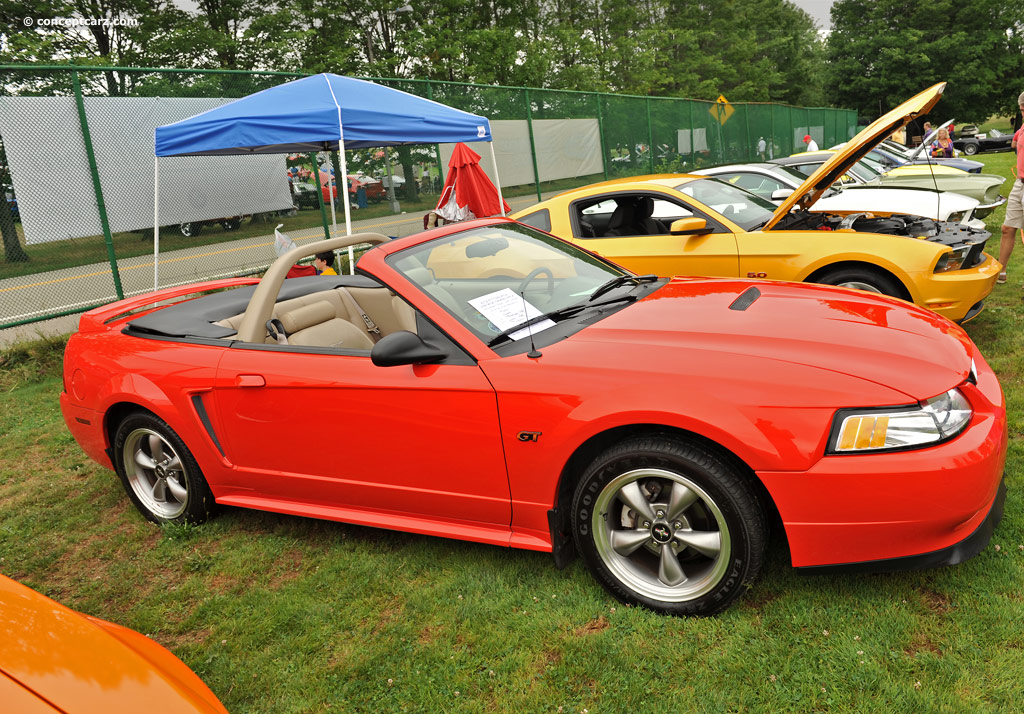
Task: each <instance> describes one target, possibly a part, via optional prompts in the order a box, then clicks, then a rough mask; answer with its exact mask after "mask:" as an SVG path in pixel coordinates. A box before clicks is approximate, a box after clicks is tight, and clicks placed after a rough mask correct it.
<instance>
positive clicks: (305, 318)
mask: <svg viewBox="0 0 1024 714" xmlns="http://www.w3.org/2000/svg"><path fill="white" fill-rule="evenodd" d="M337 315H338V313H337V310H336V309H335V307H334V306H333V305H331V304H330V303H329V302H327V301H326V300H324V301H320V302H315V303H312V304H311V305H304V306H302V307H300V308H296V309H295V310H290V311H288V312H286V313H284V314H283V315H281V318H280V319H281V324H282V325H284V330H285V333H286V334H287V335H288V344H290V345H301V346H305V347H335V348H343V349H350V350H370V349H372V348H373V340H371V339H370V337H369V336H368V335H367V334H366V332H365V331H364V330H361V329H360V328H358V327H356V326H355V325H353V324H352V323H351V322H348V321H346V320H342V319H341V318H340V317H338V316H337Z"/></svg>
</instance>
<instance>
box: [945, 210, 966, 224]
mask: <svg viewBox="0 0 1024 714" xmlns="http://www.w3.org/2000/svg"><path fill="white" fill-rule="evenodd" d="M965 213H967V211H954V212H953V213H950V214H949V215H948V216H946V220H947V221H949V222H950V223H963V222H964V214H965Z"/></svg>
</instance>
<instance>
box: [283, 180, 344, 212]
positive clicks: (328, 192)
mask: <svg viewBox="0 0 1024 714" xmlns="http://www.w3.org/2000/svg"><path fill="white" fill-rule="evenodd" d="M289 187H290V189H291V193H292V200H293V201H294V202H295V207H296V208H299V209H302V208H317V209H318V208H320V199H318V198H317V196H316V185H315V184H313V183H312V182H308V181H295V180H292V181H291V182H290V184H289ZM320 194H321V195H322V196H323V201H324V205H325V206H328V205H330V200H331V198H330V197H331V196H333V197H335V198H337V196H338V187H337V186H335V185H334V184H333V183H332V184H331V185H330V186H328V185H327V184H323V185H321V186H320Z"/></svg>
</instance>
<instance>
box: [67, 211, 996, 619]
mask: <svg viewBox="0 0 1024 714" xmlns="http://www.w3.org/2000/svg"><path fill="white" fill-rule="evenodd" d="M359 243H369V244H372V245H373V247H372V248H370V249H369V250H368V251H367V252H365V253H364V254H363V255H362V257H361V258H360V259H359V262H358V264H357V274H356V275H354V276H330V277H327V276H323V277H306V278H293V279H289V280H285V274H286V272H287V270H288V268H289V267H290V266H292V265H293V264H295V262H296V261H297V260H299V259H300V258H302V257H305V256H307V255H312V254H314V253H317V252H321V251H324V250H331V249H339V248H343V247H345V246H348V245H349V244H359ZM169 303H170V304H169ZM61 405H62V408H63V413H64V418H65V421H66V423H67V425H68V427H69V428H70V430H71V431H72V433H73V434H74V436H75V438H76V439H77V440H78V443H79V444H80V445H81V446H82V448H83V449H85V451H86V452H87V453H88V454H89V455H90V456H91V457H92V458H94V459H95V460H97V461H98V462H100V463H102V464H104V465H105V466H108V467H111V468H113V469H116V471H117V473H118V474H119V475H120V478H121V480H122V481H123V483H124V486H125V488H126V490H127V493H128V495H129V497H130V498H131V500H132V501H133V502H134V503H135V505H136V506H137V507H138V508H139V510H140V511H141V512H142V513H143V514H144V515H145V516H146V517H147V518H149V519H151V520H153V521H156V522H164V521H188V522H193V523H198V522H200V521H203V520H204V519H206V518H207V517H208V516H209V515H210V514H211V513H212V512H213V511H214V510H215V507H216V506H217V505H218V504H224V505H231V506H242V507H247V508H255V509H262V510H268V511H277V512H281V513H290V514H296V515H302V516H312V517H315V518H326V519H332V520H337V521H344V522H348V523H356V524H363V525H368V526H376V527H381V528H391V529H397V530H404V531H411V532H415V533H421V534H429V535H438V536H447V537H452V538H461V539H466V540H473V541H479V542H484V543H492V544H495V545H501V546H511V547H517V548H527V549H532V550H538V551H548V552H552V553H553V554H554V559H555V562H556V564H558V565H562V564H564V563H566V562H568V561H569V559H570V558H571V557H572V555H573V554H574V553H575V552H578V553H580V554H581V555H582V557H583V559H584V560H585V562H586V564H587V565H588V566H589V568H590V570H591V571H592V573H593V574H594V576H595V577H596V579H597V580H598V581H599V582H600V583H601V584H602V585H603V586H604V587H605V588H606V589H607V590H608V591H609V592H611V593H612V594H613V595H614V596H616V597H617V598H619V599H621V600H623V601H626V602H630V603H634V604H640V605H643V606H646V607H649V608H652V609H654V610H658V611H661V612H666V613H673V614H696V615H705V614H711V613H714V612H718V611H720V610H722V609H724V608H725V607H726V606H728V605H729V604H730V603H731V602H732V601H733V600H734V599H735V598H736V597H737V596H738V595H740V594H741V593H742V592H743V591H744V590H745V589H746V587H747V585H748V584H749V583H750V582H751V581H752V580H753V579H754V578H755V576H756V575H757V573H758V570H759V568H760V567H761V564H762V562H763V559H764V554H765V548H766V541H767V530H768V528H769V525H770V524H772V523H776V522H781V524H782V527H783V528H784V530H785V536H786V538H785V542H786V543H787V545H788V548H789V551H790V555H791V559H792V563H793V565H794V566H796V567H798V568H803V569H807V570H810V571H827V570H831V569H836V568H838V569H848V570H865V571H866V570H891V569H902V568H915V567H929V566H937V565H946V564H952V563H957V562H959V561H962V560H964V559H966V558H969V557H971V556H973V555H975V554H976V553H978V552H979V551H980V550H981V549H982V548H983V547H984V545H985V544H986V543H987V542H988V540H989V538H990V536H991V533H992V530H993V528H994V527H995V525H996V523H997V522H998V521H999V518H1000V516H1001V514H1002V504H1003V499H1004V493H1005V489H1004V488H1003V487H1002V473H1003V463H1004V459H1005V454H1006V447H1007V436H1006V416H1005V404H1004V401H1003V395H1002V391H1001V389H1000V386H999V383H998V381H997V379H996V376H995V374H994V373H993V372H992V370H991V369H990V368H989V366H988V365H987V364H986V362H985V360H984V359H983V358H982V356H981V354H980V353H979V351H978V349H977V348H976V347H975V345H974V344H973V343H972V342H971V340H970V339H969V338H968V337H967V335H966V334H965V333H964V332H963V330H961V329H960V328H959V327H957V326H956V325H954V324H953V323H951V322H949V321H947V320H945V319H944V318H942V317H939V316H937V315H935V314H934V313H931V312H928V311H926V310H923V309H919V308H917V307H914V306H912V305H908V304H907V303H905V302H902V301H899V300H895V299H889V298H885V297H881V296H878V295H873V294H868V293H864V292H855V291H849V290H844V289H840V288H831V287H824V286H820V285H805V284H789V283H776V282H769V281H756V280H731V279H729V280H726V279H705V278H673V279H667V278H658V277H656V276H654V275H634V274H632V273H630V272H628V271H626V270H623V269H622V268H620V267H618V266H616V265H614V264H612V263H610V262H608V261H606V260H604V259H603V258H600V257H598V256H596V255H594V254H592V253H589V252H587V251H584V250H581V249H580V248H577V247H575V246H573V245H571V244H569V243H566V242H564V241H561V240H559V239H557V238H554V237H552V236H550V235H548V234H546V233H543V232H541V231H538V230H536V229H534V228H531V227H529V226H525V225H522V224H518V223H515V222H513V221H511V220H508V219H486V220H478V221H471V222H466V223H462V224H454V225H450V226H446V227H444V228H439V229H436V230H433V231H429V232H426V233H421V234H419V235H415V236H410V237H408V238H404V239H401V240H395V241H389V240H387V239H386V238H385V237H384V236H381V235H377V234H361V235H356V236H348V237H343V238H336V239H332V240H329V241H323V242H319V243H315V244H309V245H306V246H302V247H298V248H295V249H294V250H292V251H290V252H289V253H287V254H285V255H284V256H282V257H281V258H280V259H279V260H278V261H277V262H276V263H275V264H274V265H273V266H272V267H271V268H270V270H268V272H267V273H266V275H265V276H264V277H263V278H262V280H259V281H256V280H253V279H233V280H221V281H216V282H208V283H203V284H199V285H193V286H188V287H179V288H170V289H167V290H163V291H160V292H156V293H153V294H150V295H144V296H140V297H136V298H131V299H128V300H123V301H121V302H118V303H114V304H111V305H108V306H105V307H102V308H99V309H96V310H92V311H90V312H88V313H86V314H85V315H84V316H83V317H82V319H81V324H80V326H79V331H78V332H77V333H76V334H75V335H73V336H72V338H71V340H70V341H69V343H68V347H67V352H66V354H65V364H64V392H63V394H62V395H61Z"/></svg>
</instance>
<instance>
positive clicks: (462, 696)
mask: <svg viewBox="0 0 1024 714" xmlns="http://www.w3.org/2000/svg"><path fill="white" fill-rule="evenodd" d="M979 158H980V160H982V161H984V162H985V163H986V166H987V168H986V171H988V172H993V173H1001V174H1003V175H1005V176H1007V177H1009V167H1010V160H1011V158H1012V157H1011V156H1010V155H1009V154H996V155H982V156H981V157H979ZM1008 189H1009V184H1007V191H1008ZM1002 216H1003V213H1002V211H1001V210H1000V211H998V212H996V213H995V214H994V215H993V216H991V217H990V218H989V221H988V223H989V226H990V229H992V230H993V232H994V233H995V234H996V235H995V236H994V237H993V240H992V242H991V243H990V246H989V249H990V252H995V251H996V250H997V246H998V226H999V224H1000V223H1001V221H1002ZM1009 273H1010V279H1009V281H1008V282H1007V283H1006V284H1005V285H999V286H997V287H996V289H995V292H994V293H993V294H992V295H991V297H990V299H989V302H988V308H987V309H986V310H985V311H984V312H983V313H982V314H981V315H980V316H979V317H978V318H977V319H975V320H974V321H973V322H971V323H970V324H969V325H968V326H967V331H968V332H969V333H970V334H971V336H972V337H973V339H974V340H975V341H976V342H977V343H978V344H979V345H980V346H981V349H982V351H983V352H984V353H985V355H986V357H987V359H988V360H989V362H990V363H991V364H992V366H993V367H994V368H995V370H996V371H997V373H998V374H999V376H1000V378H1001V380H1002V384H1003V388H1004V390H1005V392H1006V395H1007V399H1008V404H1009V412H1010V438H1011V441H1010V451H1009V455H1008V460H1007V468H1006V480H1007V484H1008V486H1009V488H1010V491H1009V495H1008V498H1007V502H1006V515H1005V517H1004V519H1003V521H1002V523H1001V525H1000V526H999V528H998V529H997V530H996V533H995V536H994V537H993V540H992V543H991V544H990V546H989V547H988V548H987V549H986V550H985V551H984V552H983V553H982V554H980V555H979V556H978V557H976V558H974V559H973V560H971V561H969V562H967V563H964V564H961V565H958V566H955V567H951V568H945V569H939V570H931V571H922V572H914V573H904V574H896V575H873V576H871V575H869V576H864V575H859V576H819V577H803V576H799V575H797V574H796V573H795V572H794V571H793V570H792V569H791V568H790V566H789V562H788V557H787V556H786V554H785V553H784V552H782V551H781V549H780V546H781V543H775V544H774V547H773V550H772V555H771V557H770V558H769V560H768V563H767V565H766V567H765V569H764V571H763V573H762V576H761V578H760V580H759V581H758V582H757V583H756V584H755V586H754V588H753V589H752V590H751V591H750V592H749V593H747V594H746V595H745V596H744V597H742V598H741V599H740V600H739V601H738V602H737V604H736V605H735V606H734V607H733V608H732V609H731V610H729V611H727V612H726V613H725V614H723V615H721V616H719V617H716V618H712V619H704V620H684V619H674V618H666V617H659V616H656V615H653V614H651V613H649V612H646V611H643V610H640V609H636V608H630V607H624V606H622V605H621V604H618V603H617V602H615V601H614V600H612V599H611V598H610V597H608V596H607V595H606V594H605V593H604V592H603V591H602V590H601V588H600V587H599V586H598V585H597V584H596V583H595V582H594V581H593V580H592V579H591V578H590V576H589V575H588V574H587V573H586V571H585V570H584V568H583V567H582V566H581V564H580V563H579V562H576V563H574V564H572V565H571V566H570V567H568V568H567V569H565V570H556V569H555V568H554V566H553V565H552V563H551V558H550V557H549V556H547V555H545V554H541V553H532V552H525V551H511V550H504V549H501V548H497V547H490V546H483V545H475V544H470V543H463V542H457V541H447V540H442V539H436V538H429V537H421V536H413V535H406V534H402V533H394V532H389V531H382V530H375V529H370V528H362V527H355V526H348V525H343V524H339V523H330V522H323V521H315V520H308V519H302V518H294V517H288V516H279V515H274V514H266V513H258V512H254V511H245V510H240V509H226V511H225V512H224V513H222V515H221V516H220V517H219V518H216V519H215V520H213V521H211V522H209V523H207V524H206V525H204V526H202V527H199V528H163V529H161V528H158V527H156V526H154V525H151V524H149V523H148V522H146V521H144V520H143V519H142V517H141V516H140V515H139V514H138V513H137V512H136V511H135V510H134V509H133V508H132V506H131V505H130V504H129V502H128V499H127V497H126V496H125V494H124V493H123V492H122V490H121V486H120V484H119V482H118V480H117V478H116V476H115V475H114V474H113V473H112V472H109V471H106V470H104V469H102V468H100V467H98V466H97V465H95V464H94V463H92V462H91V461H89V460H88V459H87V458H86V457H85V455H84V454H83V453H82V451H81V450H80V449H79V448H78V446H77V445H76V444H75V442H74V441H73V439H72V438H71V436H70V435H69V433H68V432H67V429H66V428H65V426H64V424H63V422H62V420H61V416H60V411H59V408H58V403H57V399H58V394H59V392H60V389H61V379H60V373H59V365H60V359H61V347H62V343H61V341H59V340H51V341H40V342H36V343H32V344H30V345H25V346H19V347H17V348H14V349H10V350H8V351H6V352H3V353H0V433H2V434H3V435H4V437H3V438H2V439H0V504H2V505H0V572H3V573H4V574H6V575H8V576H10V577H13V578H15V579H17V580H20V581H22V582H24V583H25V584H27V585H29V586H31V587H33V588H35V589H37V590H39V591H40V592H43V593H45V594H47V595H49V596H51V597H53V598H55V599H57V600H59V601H60V602H62V603H64V604H66V605H69V606H71V607H73V608H76V609H78V610H82V611H84V612H87V613H89V614H93V615H96V616H99V617H102V618H105V619H109V620H112V621H114V622H117V623H120V624H123V625H126V626H128V627H131V628H134V629H136V630H139V631H140V632H143V633H146V634H148V635H150V636H151V637H153V638H154V639H156V640H157V641H158V642H160V643H162V644H164V645H165V646H167V647H169V648H170V649H171V650H172V651H174V652H175V653H176V654H177V655H178V656H180V657H181V658H182V659H183V660H184V661H185V662H186V663H187V664H188V665H189V666H191V667H192V668H193V669H194V670H195V671H196V672H197V673H198V674H199V675H200V676H201V677H202V678H203V679H204V680H205V681H206V682H207V683H208V684H209V685H210V687H211V688H212V689H213V690H214V692H215V693H216V694H217V695H218V696H219V697H220V698H221V699H222V701H223V702H224V703H225V704H226V705H227V707H228V709H230V710H231V711H232V712H235V713H236V714H239V713H242V712H253V713H256V712H259V713H262V712H266V713H270V712H274V713H275V714H276V713H281V712H405V711H409V712H589V713H591V714H594V713H597V712H638V713H643V712H667V713H668V712H671V713H672V714H676V713H677V712H715V713H718V712H871V713H873V714H874V713H876V712H886V713H887V712H913V713H915V714H916V713H926V712H948V713H950V714H963V713H965V712H971V713H972V714H979V713H982V712H993V713H996V712H999V713H1002V712H1011V711H1020V710H1021V706H1022V705H1021V701H1022V699H1024V678H1022V672H1024V587H1022V586H1024V515H1022V507H1024V497H1022V495H1021V493H1022V489H1024V466H1022V464H1024V448H1022V447H1024V417H1022V415H1024V383H1022V377H1024V373H1022V365H1021V355H1022V354H1024V329H1022V320H1024V302H1022V297H1024V250H1021V249H1020V248H1018V251H1017V254H1016V255H1015V256H1014V257H1013V259H1012V260H1011V264H1010V266H1009ZM352 438H353V439H355V438H357V437H355V436H353V437H352ZM935 488H936V489H937V490H941V489H942V484H941V483H939V482H937V483H936V485H935ZM875 496H876V497H877V498H885V494H884V493H879V494H875Z"/></svg>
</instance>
